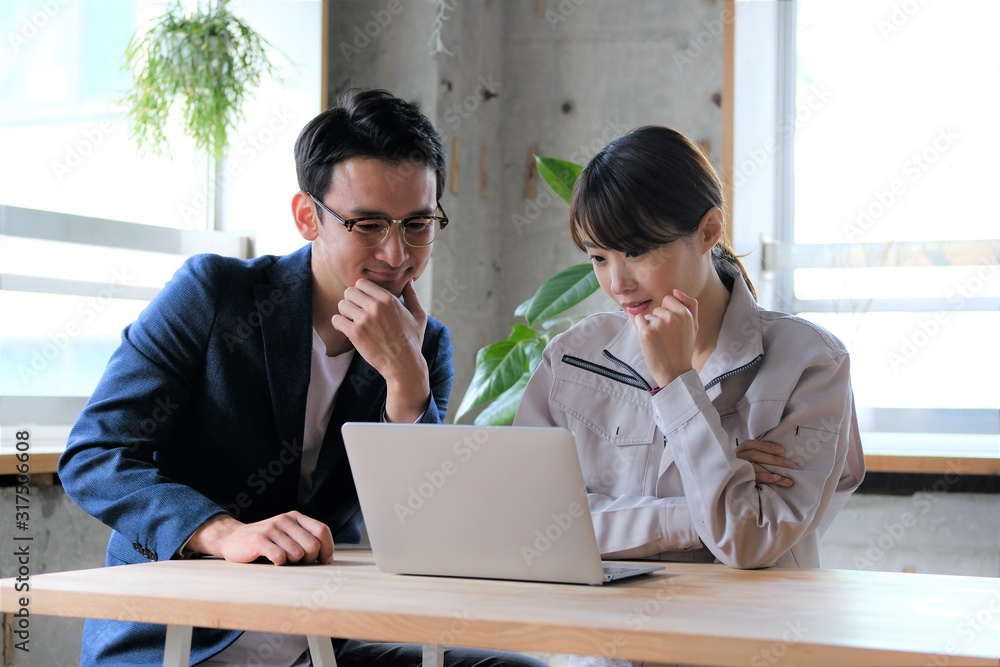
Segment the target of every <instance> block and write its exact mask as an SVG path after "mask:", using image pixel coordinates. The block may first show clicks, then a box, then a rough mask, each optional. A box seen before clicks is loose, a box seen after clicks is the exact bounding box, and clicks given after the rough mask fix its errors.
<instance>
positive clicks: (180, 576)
mask: <svg viewBox="0 0 1000 667" xmlns="http://www.w3.org/2000/svg"><path fill="white" fill-rule="evenodd" d="M665 565H666V568H665V569H664V570H663V571H661V572H658V573H656V574H653V575H649V576H645V577H640V578H637V579H633V580H628V581H623V582H619V583H616V584H613V585H610V586H603V587H601V586H576V585H556V584H536V583H526V582H510V581H487V580H470V579H449V578H434V577H410V576H402V575H389V574H385V573H382V572H379V571H378V570H377V569H376V568H375V567H374V564H373V562H372V560H371V556H370V554H369V553H368V552H359V551H338V552H337V554H336V560H335V562H334V563H333V564H331V565H326V566H303V567H295V566H292V567H275V566H273V565H238V564H233V563H227V562H224V561H220V560H188V561H163V562H158V563H146V564H140V565H128V566H123V567H115V568H107V569H104V568H101V569H93V570H80V571H74V572H58V573H51V574H42V575H36V576H32V577H31V579H30V585H31V591H30V603H29V604H30V606H29V609H30V613H31V615H36V614H51V615H55V616H73V617H100V618H112V619H123V620H131V621H143V622H151V623H162V624H167V625H168V626H169V631H168V644H171V643H172V645H171V646H170V650H171V652H170V654H168V658H167V659H168V660H171V661H173V662H167V661H165V664H187V663H186V662H184V661H185V660H186V659H187V653H186V651H187V650H189V647H190V626H199V627H210V628H234V629H243V630H258V631H265V632H276V631H278V632H285V633H293V634H302V635H307V636H321V637H329V636H334V637H351V638H356V639H363V640H375V641H404V642H417V643H420V644H424V645H425V651H424V656H425V662H428V661H429V662H432V663H438V664H439V663H440V656H441V653H440V650H439V648H438V647H440V646H443V645H462V646H473V647H481V648H493V649H505V650H512V651H538V652H554V653H563V654H565V653H571V654H591V655H604V656H607V657H615V658H624V659H632V660H651V661H660V662H684V663H692V664H705V665H752V666H754V667H756V666H758V665H760V666H765V665H766V666H772V665H779V664H780V665H831V666H834V665H835V666H837V667H843V666H845V665H929V666H937V665H949V666H950V665H994V666H995V665H998V664H1000V579H996V578H988V577H959V576H942V575H925V574H903V573H881V572H863V571H848V570H792V569H781V568H772V569H769V570H752V571H746V570H733V569H729V568H727V567H724V566H722V565H699V564H687V563H676V564H674V563H667V564H665ZM14 583H15V581H14V580H13V579H4V580H2V581H0V599H2V602H0V609H2V610H3V611H6V612H15V611H16V610H17V608H18V604H19V602H18V597H19V596H20V595H23V593H15V592H14V590H13V588H14ZM33 639H34V638H33ZM38 639H42V638H38ZM310 646H311V647H312V649H313V659H314V662H315V663H316V664H317V665H332V664H335V663H334V661H333V656H332V651H330V650H329V649H328V647H329V646H330V643H329V642H328V641H326V642H315V641H314V642H311V643H310ZM320 651H324V653H321V652H320Z"/></svg>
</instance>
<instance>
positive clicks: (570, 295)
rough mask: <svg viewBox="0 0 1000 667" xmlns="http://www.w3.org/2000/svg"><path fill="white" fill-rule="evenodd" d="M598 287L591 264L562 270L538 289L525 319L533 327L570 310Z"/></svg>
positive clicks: (577, 265)
mask: <svg viewBox="0 0 1000 667" xmlns="http://www.w3.org/2000/svg"><path fill="white" fill-rule="evenodd" d="M598 287H600V284H599V283H598V282H597V276H595V275H594V267H593V266H592V265H591V264H589V263H586V264H576V265H574V266H571V267H569V268H568V269H564V270H562V271H560V272H559V273H557V274H556V275H554V276H552V277H551V278H549V279H548V280H546V281H545V282H544V283H542V286H541V287H539V288H538V291H537V292H535V296H533V297H532V298H531V305H530V306H529V307H528V313H527V314H526V315H525V319H526V320H528V324H529V325H531V326H534V325H535V324H537V323H538V322H542V321H544V320H547V319H549V318H551V317H554V316H556V315H558V314H559V313H561V312H563V311H564V310H566V309H567V308H572V307H573V306H575V305H576V304H578V303H580V302H581V301H583V300H584V299H586V298H587V297H588V296H590V295H591V294H593V293H594V292H596V291H597V288H598Z"/></svg>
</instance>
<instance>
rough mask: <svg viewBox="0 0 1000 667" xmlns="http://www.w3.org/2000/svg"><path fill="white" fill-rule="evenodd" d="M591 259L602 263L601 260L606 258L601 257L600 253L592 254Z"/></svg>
mask: <svg viewBox="0 0 1000 667" xmlns="http://www.w3.org/2000/svg"><path fill="white" fill-rule="evenodd" d="M590 261H591V262H593V263H594V264H600V263H601V262H603V261H604V258H603V257H601V256H600V255H591V256H590Z"/></svg>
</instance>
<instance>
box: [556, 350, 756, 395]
mask: <svg viewBox="0 0 1000 667" xmlns="http://www.w3.org/2000/svg"><path fill="white" fill-rule="evenodd" d="M602 352H603V354H604V357H605V358H606V359H608V360H609V361H611V362H612V363H614V364H615V365H617V366H619V367H621V368H623V369H625V371H626V373H622V372H619V371H616V370H615V369H613V368H608V367H606V366H601V365H600V364H595V363H594V362H592V361H587V360H586V359H581V358H579V357H573V356H570V355H568V354H564V355H563V357H562V360H563V362H564V363H567V364H569V365H570V366H576V367H577V368H582V369H583V370H585V371H590V372H591V373H596V374H597V375H600V376H603V377H606V378H608V379H609V380H615V381H616V382H621V383H622V384H627V385H628V386H630V387H635V388H636V389H642V390H644V391H649V392H653V387H651V386H649V383H648V382H646V378H644V377H642V375H640V374H639V371H637V370H635V369H634V368H632V367H631V366H629V365H628V364H626V363H625V362H624V361H622V360H621V359H619V358H618V357H616V356H615V355H613V354H611V353H610V352H608V351H607V350H603V351H602ZM763 358H764V355H763V354H758V355H757V356H756V357H754V358H753V359H751V360H750V361H748V362H747V363H745V364H743V365H742V366H740V367H739V368H734V369H733V370H731V371H726V372H725V373H723V374H722V375H720V376H719V377H717V378H715V379H714V380H712V381H710V382H709V383H708V384H706V385H705V389H706V390H708V389H710V388H712V387H714V386H715V385H717V384H719V383H720V382H722V381H723V380H725V379H727V378H730V377H732V376H734V375H736V374H737V373H741V372H743V371H745V370H746V369H748V368H750V367H751V366H755V365H756V364H758V363H760V360H761V359H763ZM654 393H655V392H654Z"/></svg>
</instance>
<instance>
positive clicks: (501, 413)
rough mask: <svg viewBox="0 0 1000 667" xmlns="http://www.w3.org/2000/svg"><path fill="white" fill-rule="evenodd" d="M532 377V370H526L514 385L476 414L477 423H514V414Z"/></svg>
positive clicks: (500, 424)
mask: <svg viewBox="0 0 1000 667" xmlns="http://www.w3.org/2000/svg"><path fill="white" fill-rule="evenodd" d="M530 378H531V372H530V371H529V372H525V373H524V375H522V376H521V377H520V379H518V381H517V382H516V383H515V384H514V386H512V387H511V388H510V389H508V390H507V391H505V392H504V393H502V394H500V395H499V396H497V398H496V400H494V401H493V402H492V403H490V405H489V407H487V408H486V409H485V410H483V411H482V412H480V413H479V414H478V415H476V419H475V423H476V424H478V425H479V426H503V425H506V424H513V423H514V416H515V415H517V406H519V405H520V404H521V396H523V395H524V388H525V387H526V386H528V380H529V379H530Z"/></svg>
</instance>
